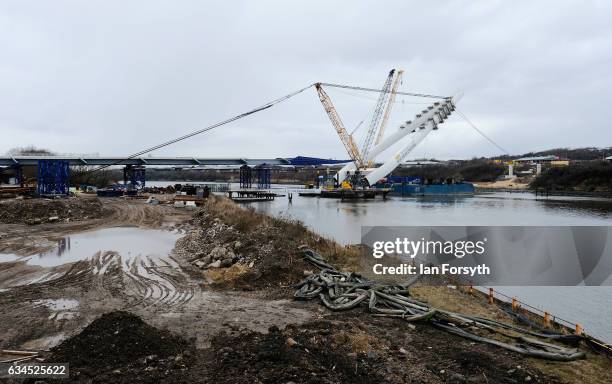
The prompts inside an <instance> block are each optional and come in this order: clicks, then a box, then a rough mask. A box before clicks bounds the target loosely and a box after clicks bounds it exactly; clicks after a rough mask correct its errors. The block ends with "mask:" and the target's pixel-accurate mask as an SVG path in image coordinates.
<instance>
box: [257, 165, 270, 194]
mask: <svg viewBox="0 0 612 384" xmlns="http://www.w3.org/2000/svg"><path fill="white" fill-rule="evenodd" d="M256 169H257V188H259V189H270V184H271V181H272V177H271V173H272V172H271V170H270V167H266V166H265V165H260V166H258V167H257V168H256Z"/></svg>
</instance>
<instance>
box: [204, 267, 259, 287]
mask: <svg viewBox="0 0 612 384" xmlns="http://www.w3.org/2000/svg"><path fill="white" fill-rule="evenodd" d="M250 272H251V270H250V269H249V267H247V266H246V265H244V264H241V263H236V264H234V265H232V266H231V267H228V268H215V269H209V270H207V271H205V272H204V277H205V278H206V279H210V280H212V281H213V282H214V283H216V284H223V285H224V286H232V285H234V283H235V282H236V281H238V280H239V279H241V278H243V277H244V276H246V275H248V274H249V273H250Z"/></svg>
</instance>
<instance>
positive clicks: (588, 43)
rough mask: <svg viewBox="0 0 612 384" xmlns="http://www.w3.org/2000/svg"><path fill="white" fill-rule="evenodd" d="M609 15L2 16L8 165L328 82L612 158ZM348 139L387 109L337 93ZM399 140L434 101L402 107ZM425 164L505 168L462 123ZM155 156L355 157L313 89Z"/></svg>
mask: <svg viewBox="0 0 612 384" xmlns="http://www.w3.org/2000/svg"><path fill="white" fill-rule="evenodd" d="M610 15H612V2H609V1H592V2H588V1H585V2H578V1H552V0H551V1H537V2H535V1H480V2H476V1H447V2H443V1H435V2H433V1H431V2H424V1H421V2H409V1H397V2H393V1H367V2H366V1H345V2H341V1H329V0H327V1H312V0H309V1H280V0H278V1H262V0H258V1H251V2H246V1H231V2H230V1H218V2H204V1H180V2H173V1H151V0H147V1H144V0H143V1H108V0H105V1H58V0H54V1H24V0H18V1H7V0H1V1H0V153H5V152H6V151H7V150H9V149H10V148H12V147H17V146H25V145H30V144H32V145H35V146H39V147H44V148H49V149H51V150H53V151H56V152H60V153H99V154H102V155H129V154H131V153H134V152H137V151H139V150H141V149H143V148H146V147H149V146H152V145H155V144H157V143H159V142H162V141H165V140H167V139H170V138H173V137H175V136H179V135H182V134H185V133H188V132H190V131H193V130H196V129H199V128H202V127H205V126H207V125H209V124H212V123H215V122H217V121H220V120H223V119H226V118H228V117H231V116H233V115H235V114H238V113H241V112H244V111H246V110H248V109H251V108H253V107H256V106H259V105H261V104H263V103H265V102H267V101H269V100H272V99H275V98H277V97H280V96H283V95H285V94H287V93H290V92H292V91H294V90H296V89H299V88H301V87H304V86H306V85H308V84H310V83H313V82H316V81H322V82H335V83H342V84H350V85H361V86H366V87H378V88H380V87H381V86H382V84H383V82H384V80H385V77H386V75H387V73H388V71H389V70H390V69H391V68H402V69H404V70H405V74H404V82H403V84H402V86H401V90H403V91H407V92H412V91H415V92H426V93H433V94H441V95H452V94H454V93H455V92H457V91H463V92H464V94H465V95H464V97H463V99H462V100H461V102H460V104H459V105H458V109H459V110H460V111H462V112H463V113H464V114H465V115H466V116H467V117H468V118H470V120H472V121H473V122H474V123H475V124H476V125H477V126H478V127H479V128H480V129H481V130H482V131H484V132H485V133H486V134H487V135H489V136H490V137H492V138H493V139H494V140H495V141H496V142H498V143H499V144H500V145H501V146H502V147H505V148H506V149H507V150H508V151H509V152H511V153H516V154H520V153H525V152H528V151H533V150H542V149H548V148H553V147H582V146H612V130H611V129H610V119H611V117H610V115H609V114H608V113H607V112H608V108H609V105H610V103H611V102H612V71H611V69H610V68H612V24H610V21H609V18H610ZM328 93H329V94H330V96H331V97H332V98H333V100H334V103H335V104H336V107H337V109H338V111H339V113H340V115H341V116H342V119H343V120H344V122H345V124H346V126H347V128H348V129H349V130H352V129H353V128H354V127H356V126H357V124H358V123H359V122H360V121H361V120H363V119H366V122H365V123H364V124H363V125H362V126H361V127H360V128H359V130H358V131H357V133H356V134H355V135H356V136H357V137H359V136H360V135H362V134H363V133H364V132H365V130H366V126H367V119H368V118H369V116H368V114H369V113H370V112H371V110H372V107H373V105H374V103H375V100H376V97H377V94H373V93H361V92H354V91H345V90H342V91H339V90H334V89H329V90H328ZM397 100H398V103H396V105H395V108H394V113H393V115H392V118H391V121H390V124H389V127H388V131H392V130H395V129H396V127H397V125H398V124H399V122H401V121H403V120H408V119H412V117H413V115H414V113H415V112H416V110H417V108H418V109H422V107H423V104H419V103H423V102H428V101H429V100H425V99H415V98H410V97H398V99H397ZM440 128H441V129H440V130H438V131H435V132H433V133H432V134H431V135H430V136H429V137H428V138H427V139H426V140H425V141H424V142H423V143H421V144H420V145H419V146H418V147H417V148H416V149H415V150H414V152H413V154H412V156H411V157H412V158H417V157H438V158H469V157H473V156H481V155H494V154H499V153H500V151H499V150H498V149H497V148H495V147H494V146H492V145H491V144H490V143H488V142H487V141H486V140H484V139H483V138H482V137H481V136H480V135H478V134H477V133H476V132H475V131H474V130H473V129H472V128H471V127H470V126H469V125H468V124H467V123H466V122H465V121H464V120H463V119H462V117H461V116H459V115H458V114H454V115H452V116H451V118H450V119H449V120H448V121H447V122H446V123H445V124H444V125H442V126H441V127H440ZM154 155H180V156H201V157H207V156H225V157H236V156H240V157H289V156H296V155H309V156H320V157H333V158H346V157H347V155H346V153H345V151H344V147H343V146H342V144H341V143H340V141H339V139H338V137H337V135H336V133H335V131H334V130H333V128H332V126H331V124H330V122H329V120H328V118H327V115H326V114H325V112H324V110H323V108H322V107H321V104H320V102H319V100H318V97H317V95H316V92H315V90H314V89H309V90H307V91H306V92H304V93H302V94H300V95H299V96H296V97H295V98H293V99H291V100H289V101H287V102H285V103H283V104H280V105H278V106H275V107H274V108H271V109H269V110H266V111H264V112H261V113H259V114H257V115H254V116H251V117H247V118H245V119H243V120H240V121H237V122H234V123H232V124H230V125H226V126H223V127H221V128H218V129H216V130H214V131H211V132H209V133H205V134H202V135H200V136H196V137H194V138H192V139H190V140H187V141H184V142H181V143H178V144H175V145H173V146H170V147H167V148H165V149H163V150H159V151H156V152H155V153H154Z"/></svg>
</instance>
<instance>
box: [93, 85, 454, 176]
mask: <svg viewBox="0 0 612 384" xmlns="http://www.w3.org/2000/svg"><path fill="white" fill-rule="evenodd" d="M320 84H321V85H326V86H329V87H336V88H344V89H354V90H359V91H368V92H383V91H382V90H380V89H375V88H364V87H354V86H349V85H341V84H331V83H320ZM314 85H315V83H313V84H310V85H308V86H306V87H304V88H301V89H298V90H297V91H294V92H291V93H289V94H287V95H285V96H282V97H279V98H278V99H275V100H272V101H270V102H268V103H266V104H263V105H262V106H260V107H257V108H254V109H252V110H250V111H248V112H244V113H241V114H239V115H236V116H233V117H230V118H229V119H226V120H223V121H221V122H218V123H215V124H212V125H209V126H207V127H205V128H202V129H198V130H197V131H193V132H191V133H188V134H186V135H183V136H180V137H177V138H174V139H171V140H168V141H166V142H163V143H161V144H158V145H155V146H153V147H150V148H147V149H144V150H142V151H140V152H136V153H133V154H131V155H130V156H128V157H126V158H124V159H120V160H117V161H116V162H114V163H112V164H107V165H101V166H99V167H97V168H94V169H92V170H89V171H86V172H85V174H88V173H93V172H97V171H100V170H102V169H105V168H109V167H112V166H115V165H121V164H122V163H123V162H125V161H127V160H130V159H133V158H135V157H137V156H141V155H144V154H147V153H149V152H152V151H155V150H157V149H160V148H163V147H166V146H168V145H171V144H174V143H177V142H179V141H183V140H185V139H188V138H190V137H193V136H196V135H199V134H201V133H204V132H207V131H210V130H212V129H215V128H217V127H220V126H222V125H226V124H229V123H231V122H233V121H236V120H240V119H242V118H244V117H247V116H249V115H252V114H255V113H257V112H260V111H263V110H265V109H268V108H271V107H273V106H275V105H276V104H279V103H282V102H283V101H286V100H288V99H290V98H292V97H293V96H296V95H298V94H300V93H302V92H304V91H305V90H307V89H309V88H311V87H313V86H314ZM397 93H398V94H402V95H407V96H415V97H433V98H439V99H446V98H447V97H445V96H435V95H426V94H420V93H407V92H397Z"/></svg>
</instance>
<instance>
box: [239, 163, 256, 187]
mask: <svg viewBox="0 0 612 384" xmlns="http://www.w3.org/2000/svg"><path fill="white" fill-rule="evenodd" d="M251 171H252V170H251V167H249V166H248V165H243V166H242V167H240V189H251V188H252V187H253V173H252V172H251Z"/></svg>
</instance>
